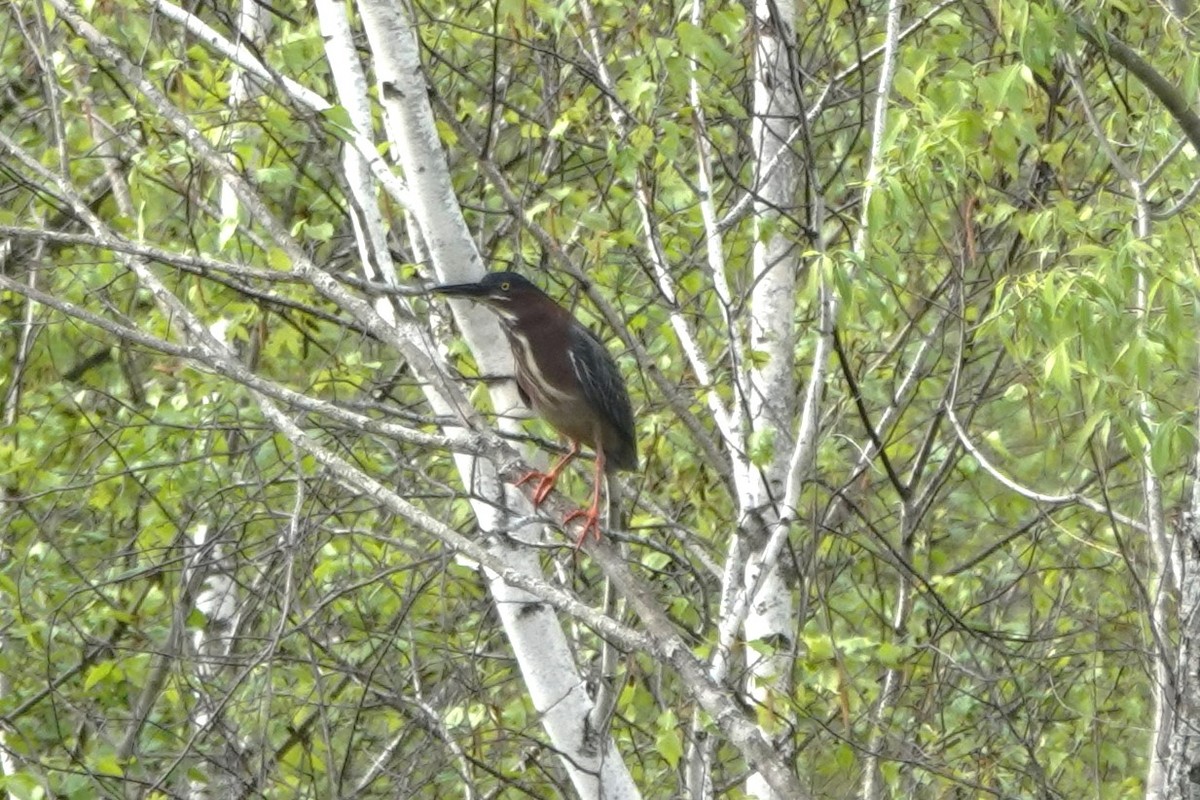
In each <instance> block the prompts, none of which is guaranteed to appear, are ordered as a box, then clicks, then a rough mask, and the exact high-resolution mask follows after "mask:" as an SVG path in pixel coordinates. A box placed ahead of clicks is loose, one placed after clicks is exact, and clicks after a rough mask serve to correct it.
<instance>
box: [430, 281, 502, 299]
mask: <svg viewBox="0 0 1200 800" xmlns="http://www.w3.org/2000/svg"><path fill="white" fill-rule="evenodd" d="M430 291H431V292H433V293H434V294H444V295H446V296H447V297H475V298H479V297H483V296H484V295H486V294H487V293H488V287H486V286H484V285H483V284H482V283H450V284H444V285H442V286H434V287H433V288H432V289H430Z"/></svg>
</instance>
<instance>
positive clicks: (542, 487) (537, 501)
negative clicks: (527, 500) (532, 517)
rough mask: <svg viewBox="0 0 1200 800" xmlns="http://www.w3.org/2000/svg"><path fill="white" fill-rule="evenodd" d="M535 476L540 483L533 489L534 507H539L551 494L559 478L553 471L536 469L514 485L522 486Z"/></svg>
mask: <svg viewBox="0 0 1200 800" xmlns="http://www.w3.org/2000/svg"><path fill="white" fill-rule="evenodd" d="M534 478H536V479H537V482H538V484H537V486H536V487H534V490H533V507H534V508H537V507H538V506H540V505H541V504H542V503H544V502H545V501H546V498H547V497H549V496H550V492H551V491H552V490H553V489H554V484H555V482H556V481H557V480H558V476H557V475H555V474H554V473H552V472H539V471H538V470H536V469H535V470H531V471H530V472H527V473H525V474H524V475H522V476H521V477H520V478H518V479H517V482H516V483H515V484H513V485H514V486H521V485H522V484H526V483H529V482H530V481H531V480H533V479H534Z"/></svg>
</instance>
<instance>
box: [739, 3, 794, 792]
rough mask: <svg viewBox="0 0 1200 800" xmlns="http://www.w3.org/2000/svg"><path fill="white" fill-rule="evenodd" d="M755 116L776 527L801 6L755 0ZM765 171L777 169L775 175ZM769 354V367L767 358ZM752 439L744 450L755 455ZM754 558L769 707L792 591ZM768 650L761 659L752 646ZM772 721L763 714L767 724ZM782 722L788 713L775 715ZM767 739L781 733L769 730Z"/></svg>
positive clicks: (754, 418) (755, 337)
mask: <svg viewBox="0 0 1200 800" xmlns="http://www.w3.org/2000/svg"><path fill="white" fill-rule="evenodd" d="M754 14H755V29H756V38H755V45H754V117H753V120H752V122H751V128H750V140H751V144H752V146H753V152H754V159H755V162H756V164H757V168H758V175H757V178H756V180H755V197H756V199H755V203H754V214H755V227H756V234H757V235H756V238H755V245H754V253H753V266H754V284H753V285H754V288H753V290H752V293H751V297H750V306H751V311H750V330H749V334H750V347H751V350H752V352H754V353H755V354H756V355H757V358H754V359H752V360H751V368H750V374H749V386H750V392H749V398H748V404H749V420H748V431H747V435H748V436H750V437H755V438H756V439H758V440H760V441H761V439H762V437H766V438H767V439H769V440H770V441H771V442H772V447H771V451H770V455H769V456H768V457H767V458H766V460H765V461H762V462H760V466H759V467H758V468H757V469H756V468H754V467H751V468H750V472H749V474H748V475H747V479H746V481H745V482H744V483H743V484H742V492H743V496H742V497H741V498H740V502H741V506H742V516H743V519H752V518H753V517H754V516H759V517H760V518H761V519H762V521H763V522H764V523H765V525H766V526H767V530H771V529H772V527H773V526H775V525H778V524H779V522H780V520H781V518H782V516H783V515H782V514H780V513H779V509H778V505H777V504H778V503H779V501H780V500H781V499H782V497H783V494H784V487H785V484H786V479H787V468H788V454H789V453H790V447H787V446H786V441H787V438H788V437H787V432H788V431H789V430H790V429H791V420H792V414H793V406H794V405H795V396H796V379H795V369H796V365H795V357H794V351H795V332H794V326H793V323H792V320H793V317H794V315H795V304H796V299H795V297H796V274H797V272H798V271H799V269H800V259H799V257H798V254H799V253H800V251H801V247H800V235H799V232H798V231H796V230H795V226H794V224H792V222H791V220H794V219H796V218H797V216H799V215H800V214H801V212H800V211H799V209H798V208H797V197H798V195H799V188H800V187H799V179H800V174H801V172H800V169H801V168H800V164H799V158H798V156H797V155H796V153H795V152H793V151H792V149H791V147H790V145H789V141H790V140H791V134H792V130H793V128H794V127H795V126H796V125H797V124H798V120H799V119H800V100H799V97H798V95H797V91H796V90H797V86H796V83H795V80H796V79H795V77H794V73H793V70H792V65H791V63H790V57H791V53H792V52H794V50H793V46H794V42H795V36H796V34H795V5H794V4H793V3H789V2H781V3H776V2H773V0H757V2H756V3H755V6H754ZM768 165H774V166H773V168H772V169H769V170H768ZM763 356H765V360H762V358H763ZM750 445H751V440H750V439H747V441H746V442H745V443H744V444H743V447H744V449H745V451H746V452H749V451H750V449H751V447H750ZM751 524H753V523H751ZM759 539H760V541H757V542H755V544H756V547H755V552H754V553H753V554H752V555H751V556H750V558H749V559H748V561H747V563H746V567H745V570H744V571H743V573H742V574H741V575H740V576H738V577H739V578H740V580H741V582H742V585H741V591H742V592H744V593H747V594H751V593H752V594H753V596H752V597H751V600H750V603H749V606H748V607H747V609H746V616H745V620H746V621H745V626H744V631H745V637H746V641H747V643H748V644H749V645H750V647H749V648H747V658H748V664H747V666H748V668H749V672H750V676H751V677H750V684H749V686H748V687H747V693H748V694H749V695H750V696H751V697H752V698H753V699H754V700H755V701H756V702H757V703H758V704H760V705H761V706H762V707H764V708H767V709H770V708H771V707H772V706H773V705H774V704H775V697H776V696H778V693H782V694H784V695H785V696H786V694H787V693H788V687H789V684H790V682H789V680H788V678H789V676H790V671H791V662H792V659H791V655H792V649H793V647H792V645H793V641H792V640H793V638H794V632H795V629H796V622H795V604H794V602H793V598H792V587H791V586H788V585H787V584H786V582H785V581H784V580H783V577H782V575H781V574H780V571H779V565H778V563H777V562H776V561H770V562H766V561H764V560H763V558H762V551H761V548H762V547H763V546H764V545H765V544H766V542H765V541H762V537H759ZM756 642H760V643H763V645H765V648H764V649H763V651H762V652H760V651H759V650H755V649H754V644H755V643H756ZM772 716H775V715H772V714H765V715H761V717H760V718H764V719H766V718H770V717H772ZM778 716H779V717H780V718H782V717H783V716H785V715H783V714H780V715H778ZM764 733H765V734H766V735H767V736H768V737H770V736H772V735H774V734H777V733H778V731H772V730H765V731H764ZM746 793H747V794H748V795H749V796H750V797H757V798H761V799H762V800H790V798H787V799H785V798H780V797H779V796H778V795H777V794H776V793H775V792H774V791H772V790H771V788H770V787H769V786H768V785H767V782H766V779H765V777H764V776H763V775H762V774H761V773H758V772H755V773H752V774H751V775H750V776H749V778H748V779H747V781H746Z"/></svg>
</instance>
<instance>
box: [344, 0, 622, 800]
mask: <svg viewBox="0 0 1200 800" xmlns="http://www.w3.org/2000/svg"><path fill="white" fill-rule="evenodd" d="M359 9H360V11H361V13H362V19H363V26H364V28H365V29H366V32H367V39H368V41H369V42H370V45H371V51H372V54H373V55H374V64H375V73H376V79H377V82H378V84H379V89H380V92H379V94H380V98H381V100H382V103H383V106H384V109H385V112H386V127H387V130H388V132H389V136H390V138H391V141H392V143H393V145H394V146H395V152H396V153H397V156H398V160H399V162H400V164H401V165H402V166H403V167H404V169H405V174H406V176H407V178H408V183H409V187H410V192H411V194H410V199H411V203H410V206H409V210H410V212H411V213H412V217H413V222H414V223H415V226H416V228H417V229H418V230H419V231H420V235H421V238H422V241H423V243H424V245H425V247H426V248H428V253H429V258H430V260H431V262H432V265H433V268H434V270H435V271H436V272H437V274H438V276H439V277H440V278H442V279H443V280H446V281H453V282H457V281H467V280H476V279H478V278H479V276H480V275H481V274H482V273H483V271H484V270H483V264H482V262H481V259H480V257H479V253H478V251H477V250H476V248H475V246H474V244H473V242H472V241H471V238H470V234H469V231H468V229H467V226H466V223H465V221H464V220H463V217H462V212H461V210H460V208H459V206H458V199H457V197H456V196H455V195H454V191H453V188H452V185H451V182H450V174H449V167H448V165H447V163H446V159H445V156H444V154H443V152H442V147H441V142H440V140H439V138H438V134H437V129H436V127H435V125H434V120H433V112H432V109H431V108H430V106H429V102H428V95H427V87H426V85H425V79H424V73H423V70H422V66H421V62H420V53H419V50H418V47H417V42H416V34H415V31H414V30H413V28H412V27H411V25H410V24H409V23H408V20H407V19H406V17H405V15H404V12H403V11H402V10H401V9H400V8H399V7H397V6H396V5H395V4H393V3H389V2H383V0H362V2H360V3H359ZM456 306H457V307H456V308H455V312H456V316H457V317H458V320H459V324H460V327H461V329H462V331H463V335H464V337H465V338H466V339H467V342H468V344H469V345H470V347H471V350H472V352H473V353H474V354H475V357H476V360H477V362H478V364H479V365H480V368H481V369H482V370H483V371H484V372H485V373H487V374H512V354H511V350H510V349H509V346H508V344H507V341H506V339H505V337H504V336H502V335H501V332H500V330H499V326H498V323H497V322H496V320H495V318H494V317H493V316H492V315H491V314H489V313H488V312H486V311H484V310H481V309H477V308H473V307H471V306H470V305H469V304H465V303H463V304H456ZM493 404H494V407H495V408H496V409H497V411H498V412H500V413H501V414H502V418H503V417H505V416H508V417H511V416H512V413H511V412H513V411H515V410H517V409H518V408H520V407H522V404H521V402H520V400H519V398H518V397H517V394H516V391H515V389H514V388H513V387H512V386H511V385H510V386H501V387H497V388H496V389H494V390H493ZM505 412H509V413H505ZM456 462H457V464H458V467H459V471H460V474H461V475H462V477H463V480H464V483H466V484H468V489H469V490H470V491H471V494H472V496H479V495H480V487H478V486H477V485H471V484H472V482H473V481H477V480H478V478H479V476H490V478H491V481H492V486H491V487H488V488H489V489H490V492H489V493H488V494H484V495H483V496H485V497H486V496H491V497H495V498H497V499H500V498H499V495H498V493H497V489H498V488H499V487H498V486H496V485H495V483H494V474H495V473H494V470H493V469H492V467H491V465H489V464H487V463H485V462H483V461H481V460H477V459H473V458H471V457H469V456H457V457H456ZM508 495H509V496H508V498H507V503H504V504H501V507H504V506H506V505H512V506H516V507H517V508H521V506H523V505H524V504H525V502H526V501H525V500H524V498H523V497H522V496H521V495H520V494H519V493H517V492H516V491H510V492H508ZM475 509H476V514H477V517H478V519H479V522H480V526H481V528H482V529H483V530H484V531H485V532H495V531H499V530H503V529H504V527H505V523H506V520H505V519H504V518H503V516H502V515H501V514H500V513H499V512H497V511H496V506H495V505H492V504H486V503H476V504H475ZM535 535H536V534H535ZM489 549H490V550H491V552H492V553H493V554H494V555H497V556H499V557H501V558H502V559H503V560H504V562H505V563H506V564H507V565H508V566H509V567H510V568H511V569H515V570H517V571H519V572H521V573H523V574H526V575H530V576H540V575H541V571H540V569H539V566H538V561H537V557H536V553H535V552H534V551H532V550H529V549H528V548H523V547H520V546H518V545H516V544H515V543H513V542H511V540H506V539H505V538H504V537H502V536H498V537H495V538H494V539H493V540H492V542H491V544H490V545H489ZM487 577H488V585H489V588H490V590H491V593H492V597H493V599H494V601H495V603H496V611H497V614H498V615H499V617H500V620H501V623H502V624H503V626H504V630H505V633H506V635H507V637H508V641H509V644H510V646H511V647H512V648H513V652H514V654H515V655H516V658H517V663H518V665H519V666H520V668H521V675H522V677H523V679H524V682H525V685H526V688H527V689H528V690H529V693H530V698H531V699H532V701H533V704H534V707H535V708H537V710H538V712H539V713H540V715H541V720H542V725H543V727H544V729H545V731H546V733H547V735H548V736H549V738H550V741H551V743H552V744H553V746H554V748H555V749H556V750H557V751H558V752H560V753H562V759H561V764H562V766H563V768H564V769H565V771H566V773H567V774H568V776H569V777H570V779H571V783H572V785H573V786H574V788H575V790H576V792H578V794H579V796H580V797H584V798H604V799H605V800H628V799H629V798H636V797H639V796H640V795H639V792H638V789H637V787H636V786H635V784H634V782H633V778H632V777H631V776H630V774H629V771H628V770H627V769H626V767H625V764H624V762H623V761H622V760H621V759H620V758H619V757H618V754H617V751H616V747H615V746H614V745H613V743H612V741H611V737H609V735H608V734H607V732H606V731H594V730H592V729H591V727H590V725H589V718H590V715H591V712H592V710H593V706H594V703H593V700H592V698H591V697H589V696H588V692H587V687H586V685H585V682H584V679H583V677H582V675H581V674H580V671H579V669H578V667H577V665H576V664H575V662H574V657H573V655H572V652H571V649H570V646H569V644H568V641H567V637H566V634H565V633H564V631H563V628H562V625H561V624H560V622H559V620H558V617H557V615H556V614H555V613H554V611H553V610H552V609H551V608H550V607H549V606H547V605H545V604H544V603H542V602H541V601H540V600H538V599H537V598H535V597H534V596H532V595H530V594H528V593H527V592H525V591H523V590H521V589H518V588H516V587H514V586H512V585H511V584H509V583H508V582H507V581H505V580H504V578H503V577H502V576H501V575H498V574H496V573H494V572H491V571H488V572H487Z"/></svg>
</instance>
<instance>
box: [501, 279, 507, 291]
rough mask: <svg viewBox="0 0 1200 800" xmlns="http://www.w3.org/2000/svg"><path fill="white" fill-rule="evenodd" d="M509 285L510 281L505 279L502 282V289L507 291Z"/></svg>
mask: <svg viewBox="0 0 1200 800" xmlns="http://www.w3.org/2000/svg"><path fill="white" fill-rule="evenodd" d="M508 287H509V283H508V281H505V282H504V283H502V284H500V291H502V292H507V291H508Z"/></svg>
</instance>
